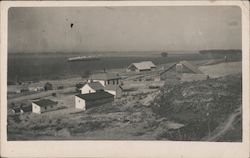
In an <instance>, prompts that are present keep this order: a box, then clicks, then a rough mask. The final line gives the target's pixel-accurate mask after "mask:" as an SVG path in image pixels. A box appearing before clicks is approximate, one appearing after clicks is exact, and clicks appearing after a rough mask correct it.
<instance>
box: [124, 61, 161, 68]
mask: <svg viewBox="0 0 250 158" xmlns="http://www.w3.org/2000/svg"><path fill="white" fill-rule="evenodd" d="M131 66H135V67H136V68H137V69H139V70H148V69H151V68H155V67H156V66H155V64H154V63H153V62H152V61H143V62H140V63H132V64H130V65H129V66H128V69H129V68H130V67H131Z"/></svg>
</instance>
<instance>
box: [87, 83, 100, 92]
mask: <svg viewBox="0 0 250 158" xmlns="http://www.w3.org/2000/svg"><path fill="white" fill-rule="evenodd" d="M86 85H89V86H90V87H91V88H92V89H94V90H97V91H98V90H103V89H104V87H103V85H102V84H101V83H100V82H90V83H86Z"/></svg>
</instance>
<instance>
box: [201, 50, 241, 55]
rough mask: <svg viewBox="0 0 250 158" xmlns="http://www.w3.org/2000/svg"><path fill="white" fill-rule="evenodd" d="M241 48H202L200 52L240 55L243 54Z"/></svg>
mask: <svg viewBox="0 0 250 158" xmlns="http://www.w3.org/2000/svg"><path fill="white" fill-rule="evenodd" d="M241 52H242V51H241V50H240V49H229V50H228V49H227V50H221V49H213V50H200V51H199V53H200V54H204V55H213V54H217V55H240V54H241Z"/></svg>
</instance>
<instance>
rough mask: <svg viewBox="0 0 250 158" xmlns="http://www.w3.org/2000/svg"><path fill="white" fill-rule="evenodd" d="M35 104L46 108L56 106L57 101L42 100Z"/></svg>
mask: <svg viewBox="0 0 250 158" xmlns="http://www.w3.org/2000/svg"><path fill="white" fill-rule="evenodd" d="M33 103H35V104H37V105H39V106H41V107H45V106H51V105H56V104H57V102H55V101H52V100H50V99H42V100H39V101H33Z"/></svg>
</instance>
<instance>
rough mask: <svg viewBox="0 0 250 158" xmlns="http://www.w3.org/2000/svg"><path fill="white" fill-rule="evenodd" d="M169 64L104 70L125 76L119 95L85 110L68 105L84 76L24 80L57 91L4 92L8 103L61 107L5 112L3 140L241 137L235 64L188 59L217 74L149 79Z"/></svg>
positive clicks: (239, 84)
mask: <svg viewBox="0 0 250 158" xmlns="http://www.w3.org/2000/svg"><path fill="white" fill-rule="evenodd" d="M173 63H174V62H169V63H167V64H158V65H157V69H156V70H155V71H152V72H144V73H127V72H125V70H124V69H121V68H119V69H112V70H111V69H109V70H107V71H111V72H114V71H116V72H119V73H120V75H121V76H123V77H124V78H125V79H123V81H122V87H123V97H122V98H120V99H115V101H114V102H112V103H108V104H105V105H102V106H98V107H92V108H89V109H87V110H86V111H81V110H78V109H75V105H74V95H75V94H77V92H76V91H75V84H76V83H78V82H80V81H83V80H84V78H81V77H74V78H68V79H67V78H66V79H61V80H41V81H39V82H34V83H30V84H29V86H42V85H44V83H46V82H48V81H49V82H51V83H53V85H54V87H58V86H63V89H55V90H50V91H45V92H37V93H34V94H33V93H32V94H29V93H27V94H18V95H12V96H8V103H9V104H10V103H15V104H20V103H22V102H25V103H26V104H29V103H30V100H32V99H35V98H36V99H37V98H49V99H52V100H55V101H57V102H58V103H59V106H60V108H61V109H59V110H55V111H50V112H46V113H43V114H40V115H39V114H33V113H24V114H16V115H8V127H7V130H8V140H177V141H178V140H185V141H189V140H195V141H200V140H202V141H241V139H242V126H241V123H242V116H241V111H242V110H241V107H242V94H241V90H242V82H241V81H242V77H241V76H242V75H241V62H239V61H238V62H227V63H223V61H221V60H216V59H207V60H193V61H192V63H193V64H194V65H196V66H197V67H200V68H201V69H203V70H206V72H207V73H208V74H209V73H210V72H216V74H219V75H220V76H213V77H211V78H210V79H208V80H205V81H195V82H181V81H180V80H178V79H176V78H175V75H174V73H173V72H171V71H170V72H167V73H165V74H164V75H163V76H162V80H154V79H153V78H154V77H155V76H158V75H159V74H160V73H161V72H162V70H163V69H164V68H167V67H169V66H170V65H172V64H173ZM235 65H237V66H238V67H237V68H235ZM230 66H231V67H233V68H232V69H231V68H230ZM225 69H226V70H227V71H226V73H225V71H223V70H225ZM219 70H221V71H219ZM220 72H221V73H220ZM209 75H210V74H209ZM212 75H213V74H212ZM17 86H18V85H12V86H8V88H9V87H11V88H13V89H15V88H17ZM53 93H55V95H52V94H53Z"/></svg>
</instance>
